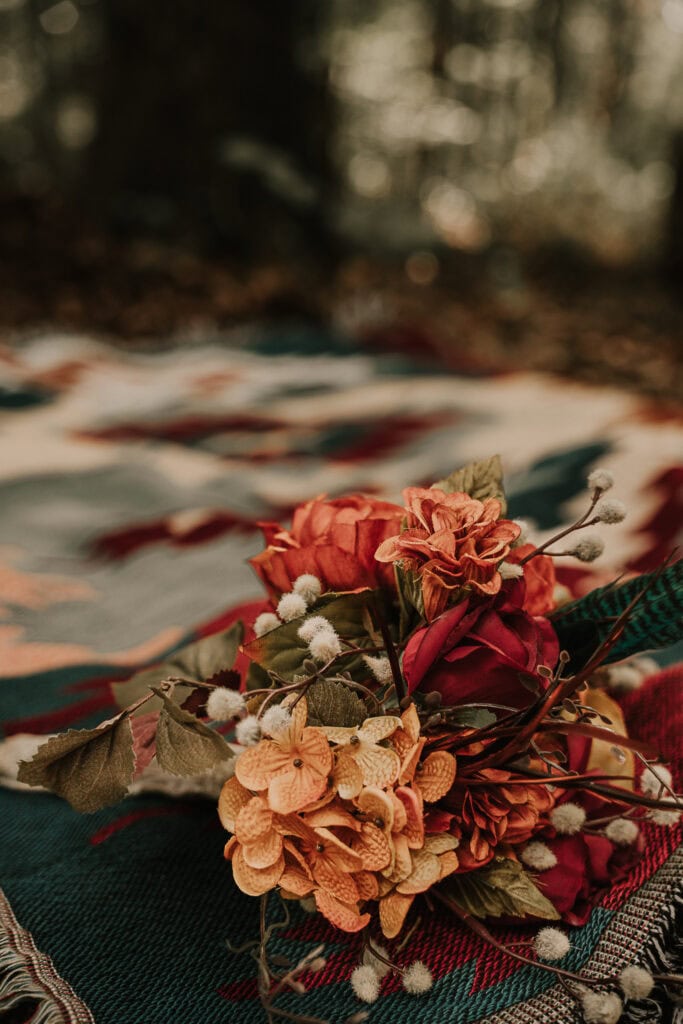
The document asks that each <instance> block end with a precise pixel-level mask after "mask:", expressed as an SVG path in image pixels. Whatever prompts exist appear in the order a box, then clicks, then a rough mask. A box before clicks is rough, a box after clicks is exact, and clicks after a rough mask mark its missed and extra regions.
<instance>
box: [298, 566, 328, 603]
mask: <svg viewBox="0 0 683 1024" xmlns="http://www.w3.org/2000/svg"><path fill="white" fill-rule="evenodd" d="M293 590H294V593H295V594H299V596H300V597H303V599H304V601H305V602H306V604H313V603H314V602H315V601H317V600H318V598H319V597H320V595H321V593H322V590H323V585H322V583H321V582H320V580H319V579H318V577H317V576H314V575H313V574H312V573H310V572H305V573H304V574H303V576H297V578H296V579H295V580H294V587H293Z"/></svg>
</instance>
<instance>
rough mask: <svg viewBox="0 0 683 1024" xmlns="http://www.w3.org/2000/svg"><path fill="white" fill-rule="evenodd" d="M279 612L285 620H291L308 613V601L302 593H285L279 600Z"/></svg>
mask: <svg viewBox="0 0 683 1024" xmlns="http://www.w3.org/2000/svg"><path fill="white" fill-rule="evenodd" d="M277 613H278V615H279V616H280V618H281V619H282V621H283V622H291V621H292V619H298V618H300V617H301V616H302V615H305V614H306V602H305V601H304V599H303V597H302V596H301V594H283V595H282V597H281V598H280V600H279V601H278V606H277Z"/></svg>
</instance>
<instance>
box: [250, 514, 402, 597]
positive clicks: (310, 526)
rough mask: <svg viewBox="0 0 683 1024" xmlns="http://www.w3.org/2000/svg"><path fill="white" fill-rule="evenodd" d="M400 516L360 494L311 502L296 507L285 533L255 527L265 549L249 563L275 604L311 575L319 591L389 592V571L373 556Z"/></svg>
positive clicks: (391, 578)
mask: <svg viewBox="0 0 683 1024" xmlns="http://www.w3.org/2000/svg"><path fill="white" fill-rule="evenodd" d="M403 515H404V512H403V509H402V508H400V507H399V506H398V505H392V504H390V503H389V502H387V501H377V500H376V499H374V498H367V497H365V496H363V495H362V494H352V495H350V496H349V497H346V498H335V499H333V500H332V501H325V500H323V499H322V498H314V499H313V500H312V501H309V502H306V504H305V505H300V506H299V508H297V510H296V511H295V513H294V517H293V519H292V527H291V530H284V529H283V528H282V527H281V526H279V525H278V524H277V523H262V524H261V528H262V530H263V532H264V535H265V539H266V544H267V545H268V546H267V547H266V549H265V551H262V552H261V554H260V555H256V557H255V558H252V559H251V564H252V565H253V567H254V569H255V570H256V573H257V575H258V576H259V577H260V579H261V580H262V581H263V583H264V584H265V585H266V587H267V588H268V592H269V594H270V595H271V597H273V598H275V599H277V598H278V597H279V596H280V594H283V593H287V592H288V591H290V590H291V589H292V586H293V584H294V581H295V580H296V578H297V576H301V575H302V574H303V573H313V574H314V575H315V576H317V577H318V578H319V579H320V581H321V583H322V584H323V589H324V590H340V591H345V590H358V589H359V588H361V587H373V588H374V587H388V588H391V589H393V588H394V586H395V583H394V573H393V568H392V566H390V565H383V564H382V563H380V562H376V561H375V551H376V550H377V547H378V545H380V544H381V543H382V541H384V540H385V539H386V538H387V537H390V536H391V535H392V534H394V533H397V532H398V530H399V529H400V525H401V519H402V518H403Z"/></svg>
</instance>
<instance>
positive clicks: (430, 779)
mask: <svg viewBox="0 0 683 1024" xmlns="http://www.w3.org/2000/svg"><path fill="white" fill-rule="evenodd" d="M455 773H456V760H455V758H454V757H453V755H452V754H449V753H448V751H447V750H435V751H434V752H433V753H431V754H430V755H429V756H428V757H427V758H426V759H425V760H424V761H423V763H422V765H421V766H419V767H418V769H417V771H416V773H415V784H416V785H417V786H419V789H420V792H421V793H422V798H423V800H426V801H427V803H435V801H437V800H440V799H441V797H442V796H445V795H446V793H447V792H448V791H449V789H450V788H451V786H452V785H453V783H454V781H455Z"/></svg>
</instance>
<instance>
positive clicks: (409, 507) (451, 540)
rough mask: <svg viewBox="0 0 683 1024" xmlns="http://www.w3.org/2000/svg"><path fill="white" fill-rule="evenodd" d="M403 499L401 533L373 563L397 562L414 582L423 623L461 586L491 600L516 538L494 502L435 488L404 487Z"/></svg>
mask: <svg viewBox="0 0 683 1024" xmlns="http://www.w3.org/2000/svg"><path fill="white" fill-rule="evenodd" d="M403 496H404V498H405V502H406V512H407V513H408V515H407V529H405V530H404V531H403V533H400V534H398V535H397V536H395V537H389V539H388V540H385V541H384V543H383V544H380V546H379V548H378V549H377V552H376V554H375V558H376V559H377V560H378V561H379V562H401V563H402V566H403V568H404V569H407V570H409V571H412V572H415V573H417V574H418V575H419V576H420V578H421V581H422V599H423V602H424V611H425V618H426V619H427V621H428V622H431V621H432V620H433V619H435V618H436V617H437V616H438V615H440V614H441V612H443V611H444V609H445V608H446V607H447V606H448V604H449V601H450V599H451V598H452V597H453V596H454V595H455V594H457V592H458V591H460V590H461V589H462V588H463V587H465V586H468V587H470V588H472V589H474V590H478V591H479V592H480V593H482V594H489V595H491V594H497V593H498V591H499V590H500V586H501V576H500V573H499V572H498V566H499V564H500V563H501V562H502V561H503V559H504V558H506V557H507V555H508V554H509V551H510V545H511V544H512V542H513V541H514V540H516V539H517V537H519V533H520V528H519V527H518V526H517V525H516V524H515V523H513V522H511V521H510V520H509V519H501V518H500V512H501V504H500V502H499V501H498V500H497V499H496V498H486V500H485V501H478V500H477V499H476V498H471V497H470V495H469V494H462V493H459V492H456V493H454V494H446V493H445V491H440V490H438V489H437V488H435V487H431V488H429V489H425V488H422V487H409V488H407V490H405V491H404V492H403Z"/></svg>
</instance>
